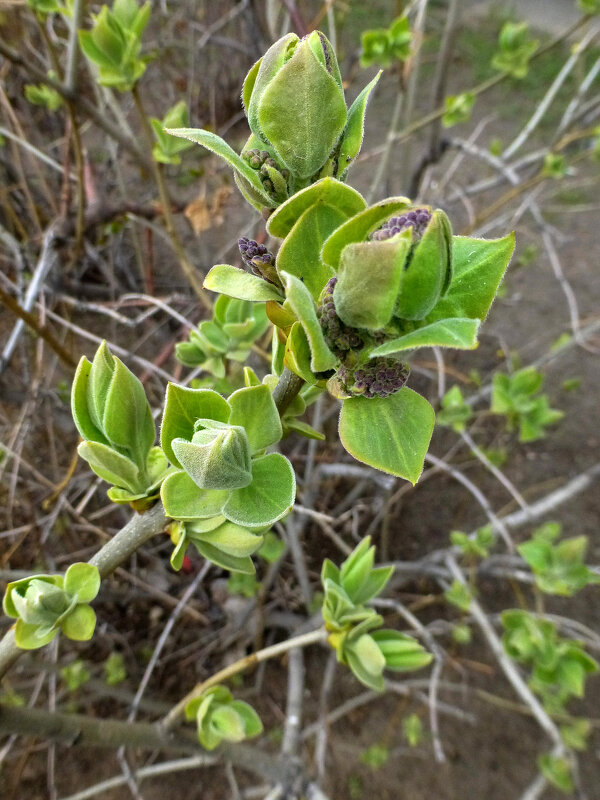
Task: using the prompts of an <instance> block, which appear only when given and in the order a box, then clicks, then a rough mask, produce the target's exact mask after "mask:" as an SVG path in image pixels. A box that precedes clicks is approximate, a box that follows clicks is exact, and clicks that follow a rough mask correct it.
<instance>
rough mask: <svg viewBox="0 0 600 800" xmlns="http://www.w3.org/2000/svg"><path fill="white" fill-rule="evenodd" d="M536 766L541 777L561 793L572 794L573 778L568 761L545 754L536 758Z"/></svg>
mask: <svg viewBox="0 0 600 800" xmlns="http://www.w3.org/2000/svg"><path fill="white" fill-rule="evenodd" d="M538 766H539V768H540V770H541V771H542V774H543V776H544V777H545V778H546V779H547V780H548V781H549V782H550V783H551V784H552V785H553V786H555V787H556V788H557V789H559V790H560V791H561V792H565V794H571V793H572V792H573V789H574V785H573V776H572V775H571V764H570V763H569V760H568V759H566V758H560V757H558V756H553V755H552V754H550V753H545V754H544V755H542V756H540V757H539V758H538Z"/></svg>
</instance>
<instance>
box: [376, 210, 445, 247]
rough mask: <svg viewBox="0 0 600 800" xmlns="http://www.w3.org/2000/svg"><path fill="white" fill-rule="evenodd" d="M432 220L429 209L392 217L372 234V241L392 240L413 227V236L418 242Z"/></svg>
mask: <svg viewBox="0 0 600 800" xmlns="http://www.w3.org/2000/svg"><path fill="white" fill-rule="evenodd" d="M430 220H431V211H429V209H427V208H414V209H412V210H411V211H408V212H407V213H406V214H401V215H399V216H397V217H391V218H390V219H388V220H387V222H385V223H384V224H383V225H382V226H381V227H380V228H378V229H377V230H376V231H374V232H373V233H372V234H371V239H374V240H375V241H378V242H381V241H385V240H386V239H391V237H392V236H396V234H398V233H402V231H405V230H406V229H407V228H410V227H412V229H413V236H414V237H415V238H416V239H417V241H418V240H419V239H420V238H421V236H423V234H424V233H425V229H426V228H427V226H428V225H429V222H430Z"/></svg>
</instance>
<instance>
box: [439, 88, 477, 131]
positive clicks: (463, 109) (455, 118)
mask: <svg viewBox="0 0 600 800" xmlns="http://www.w3.org/2000/svg"><path fill="white" fill-rule="evenodd" d="M474 104H475V95H474V94H473V92H463V94H458V95H451V96H449V97H447V98H446V100H445V106H446V110H445V111H444V115H443V116H442V125H443V126H444V128H451V127H452V126H453V125H458V124H459V123H460V122H467V121H468V120H469V119H470V118H471V111H472V110H473V106H474Z"/></svg>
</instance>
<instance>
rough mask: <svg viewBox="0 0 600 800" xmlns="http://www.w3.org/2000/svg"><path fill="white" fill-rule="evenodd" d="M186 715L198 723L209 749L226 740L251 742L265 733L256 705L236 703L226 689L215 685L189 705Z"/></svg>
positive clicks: (200, 733)
mask: <svg viewBox="0 0 600 800" xmlns="http://www.w3.org/2000/svg"><path fill="white" fill-rule="evenodd" d="M185 716H186V719H188V720H195V721H196V725H197V728H198V739H199V740H200V744H201V745H202V747H204V748H206V750H214V749H215V747H218V745H219V744H221V742H222V741H226V742H241V741H243V740H244V739H251V738H253V737H254V736H259V735H260V734H261V733H262V730H263V726H262V722H261V721H260V717H259V716H258V714H257V713H256V711H255V710H254V709H253V708H252V706H251V705H249V704H248V703H245V702H244V701H243V700H235V699H234V697H233V695H232V694H231V692H230V691H229V689H227V688H226V687H225V686H213V687H212V688H211V689H207V690H206V691H205V692H203V693H202V695H201V696H200V697H198V698H196V699H194V700H192V701H191V702H190V703H188V705H187V706H186V709H185Z"/></svg>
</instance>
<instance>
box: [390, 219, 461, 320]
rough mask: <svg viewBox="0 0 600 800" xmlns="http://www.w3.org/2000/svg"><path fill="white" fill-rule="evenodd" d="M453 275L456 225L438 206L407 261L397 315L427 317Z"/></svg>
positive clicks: (409, 317)
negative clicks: (452, 226)
mask: <svg viewBox="0 0 600 800" xmlns="http://www.w3.org/2000/svg"><path fill="white" fill-rule="evenodd" d="M451 277H452V228H451V226H450V221H449V219H448V217H447V216H446V214H444V212H443V211H441V210H440V209H437V210H435V211H434V212H433V214H432V217H431V220H430V222H429V224H428V225H427V228H426V230H425V233H424V234H423V236H422V238H421V241H420V242H419V243H418V244H416V245H415V247H414V249H413V252H412V256H411V258H410V260H409V262H408V264H407V267H406V270H405V272H404V279H403V281H402V284H401V285H400V293H399V296H398V300H397V303H396V312H395V316H397V317H400V318H402V319H412V320H416V319H423V318H424V317H425V316H426V315H427V314H428V313H429V312H430V311H431V310H432V308H433V307H434V306H435V304H436V303H437V301H438V299H439V297H440V295H441V294H442V293H443V292H445V290H446V288H447V287H448V285H449V284H450V281H451ZM456 316H459V315H456Z"/></svg>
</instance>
